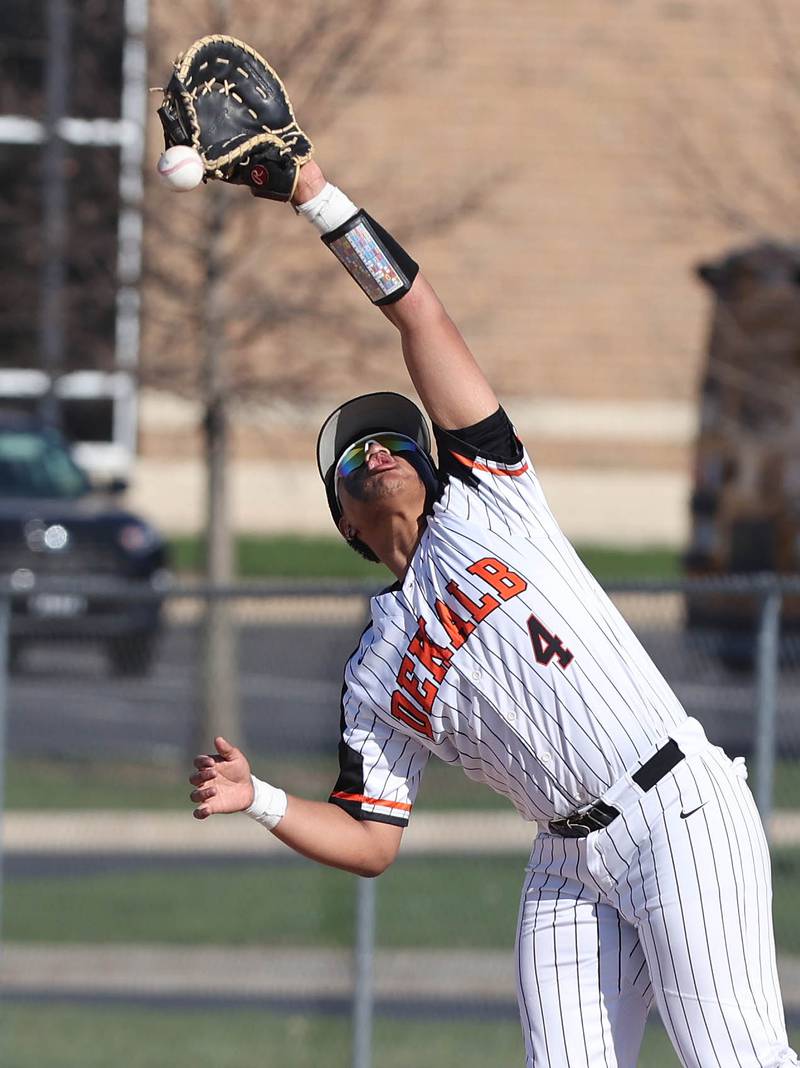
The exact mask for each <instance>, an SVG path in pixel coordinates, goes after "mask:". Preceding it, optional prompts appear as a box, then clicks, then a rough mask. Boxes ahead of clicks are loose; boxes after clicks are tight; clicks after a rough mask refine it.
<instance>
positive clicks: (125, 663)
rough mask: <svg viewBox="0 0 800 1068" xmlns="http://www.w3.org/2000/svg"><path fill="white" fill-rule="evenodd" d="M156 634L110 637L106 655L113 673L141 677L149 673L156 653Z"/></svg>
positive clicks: (120, 675) (119, 675)
mask: <svg viewBox="0 0 800 1068" xmlns="http://www.w3.org/2000/svg"><path fill="white" fill-rule="evenodd" d="M156 647H157V638H156V635H155V634H151V633H149V632H146V633H144V634H130V635H128V636H127V637H125V638H110V639H109V640H108V641H107V642H106V655H107V657H108V663H109V666H110V668H111V672H112V674H113V675H116V676H118V677H131V676H136V677H141V676H142V675H147V674H149V672H150V670H151V668H152V666H153V661H154V659H155V655H156Z"/></svg>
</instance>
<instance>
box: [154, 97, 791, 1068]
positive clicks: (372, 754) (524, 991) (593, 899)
mask: <svg viewBox="0 0 800 1068" xmlns="http://www.w3.org/2000/svg"><path fill="white" fill-rule="evenodd" d="M281 88H282V87H281ZM298 129H299V128H298ZM168 143H169V142H168ZM307 143H308V142H307ZM289 155H291V153H290V152H288V151H287V152H285V153H283V155H282V157H281V163H282V164H285V165H286V168H287V169H290V168H289V166H288V161H287V159H286V157H287V156H289ZM246 165H249V166H250V167H251V168H252V167H253V161H252V159H249V162H248V164H246ZM257 165H258V166H262V164H261V163H258V164H257ZM264 169H265V170H266V171H267V172H268V173H267V176H266V178H265V175H264V173H260V174H259V175H258V176H257V178H256V179H253V180H251V181H249V183H248V184H250V185H251V187H254V188H255V191H256V192H257V193H259V195H264V193H263V189H264V186H265V184H266V185H269V181H270V175H269V170H270V168H269V165H268V164H267V165H265V167H264ZM290 179H291V180H290V181H284V179H283V176H282V174H281V173H278V174H277V175H276V178H275V183H276V188H274V189H273V190H272V191H271V192H270V193H268V194H267V195H270V196H272V198H273V199H277V200H281V199H283V200H288V199H291V203H292V204H293V205H294V208H295V210H296V212H297V213H298V215H299V216H301V217H302V218H303V219H305V220H308V222H309V223H310V224H311V225H312V226H313V227H314V228H316V230H317V231H318V232H319V233H320V234H321V235H322V239H323V241H324V242H325V244H326V245H328V246H329V247H330V248H331V250H332V251H333V252H334V253H335V254H336V256H337V257H338V258H339V260H340V261H341V263H342V264H343V266H344V267H345V269H346V270H347V271H348V272H349V273H350V275H351V276H352V277H353V278H354V279H355V280H356V281H357V282H358V283H359V284H360V285H361V287H362V289H363V290H364V292H365V293H366V294H367V296H368V297H369V298H370V299H371V300H372V301H373V302H374V303H375V304H377V305H379V306H380V308H381V310H382V312H383V314H384V315H385V316H386V318H387V319H388V320H389V321H390V322H391V323H392V324H393V325H394V326H395V327H396V328H397V330H398V331H399V334H400V340H401V343H402V351H403V356H404V359H405V364H406V367H407V369H408V373H409V375H410V378H411V381H412V382H413V385H414V388H415V389H416V391H417V394H418V395H419V397H420V398H421V400H422V403H423V405H424V408H425V410H426V412H427V414H428V416H429V418H430V421H431V423H432V424H433V438H434V440H435V446H436V455H437V457H438V460H437V461H434V458H433V451H432V444H431V439H430V434H429V429H428V426H427V422H426V419H425V417H424V416H423V414H422V413H421V412H420V411H419V409H418V408H417V407H416V406H415V405H414V404H412V403H411V402H410V401H409V400H407V399H405V398H403V397H401V396H399V395H397V394H394V393H374V394H370V395H367V396H362V397H357V398H355V399H354V400H350V401H348V402H347V403H345V404H343V405H341V407H339V408H337V410H336V411H335V412H333V414H332V415H331V416H330V417H329V418H328V419H327V420H326V422H325V424H324V425H323V427H322V430H321V432H320V435H319V441H318V445H317V460H318V464H319V470H320V474H321V476H322V479H323V481H324V485H325V491H326V495H327V501H328V505H329V507H330V511H331V514H332V516H333V519H334V521H335V522H336V524H337V526H338V528H339V530H340V532H341V534H342V536H343V537H344V538H346V539H347V541H348V542H350V544H351V545H353V546H354V547H355V548H356V549H357V550H358V551H360V552H362V553H363V554H364V555H366V556H367V557H369V558H370V559H375V560H380V561H382V562H383V563H384V564H385V565H386V566H387V567H388V568H389V570H390V571H392V572H393V574H394V575H395V577H396V582H395V583H394V584H393V585H392V586H390V587H389V588H388V589H386V590H384V591H383V592H382V593H380V594H379V595H377V596H376V597H374V598H373V599H372V604H371V622H370V624H369V626H368V627H367V629H366V630H365V632H364V634H363V635H362V637H361V640H360V643H359V646H358V648H357V650H356V651H355V652H354V654H353V655H352V656H351V658H350V659H349V661H348V662H347V665H346V667H345V671H344V687H343V693H342V707H341V731H342V733H341V743H340V746H339V759H340V769H341V770H340V775H339V779H338V781H337V782H336V784H335V786H334V789H333V791H332V793H331V795H330V798H329V801H328V802H314V801H309V800H304V799H302V798H299V797H294V796H291V797H290V796H287V794H286V793H285V792H284V791H283V790H281V789H280V788H279V787H277V786H274V785H271V784H269V783H267V782H264V781H261V780H259V779H258V778H255V777H254V776H253V775H252V773H251V769H250V765H249V763H248V760H247V758H246V757H245V755H244V753H243V752H241V751H240V750H239V749H237V748H235V747H234V746H233V745H231V744H230V743H229V742H228V741H227V740H226V739H224V738H217V739H215V746H216V752H214V753H211V754H207V755H203V756H199V757H197V758H196V759H195V762H194V764H195V771H194V773H193V774H192V776H191V779H190V782H191V783H192V785H193V787H194V789H193V791H192V793H191V799H192V801H193V802H194V803H195V805H196V808H195V810H194V815H195V816H196V817H197V818H198V819H206V818H207V817H209V816H211V815H214V814H218V813H230V812H246V813H247V814H248V815H249V816H251V817H252V818H253V819H255V820H257V821H258V822H260V823H261V824H263V825H264V827H266V828H267V829H268V830H269V831H271V833H272V834H273V835H275V836H276V837H277V838H279V839H280V840H281V841H282V842H284V843H285V844H286V845H287V846H289V847H291V848H292V849H294V850H296V851H297V852H299V853H301V854H303V855H304V856H306V857H310V858H312V859H314V860H316V861H319V862H321V863H323V864H328V865H332V866H334V867H337V868H343V869H345V870H346V871H350V872H354V873H357V874H359V875H367V876H375V875H379V874H380V873H381V872H383V871H384V870H385V869H386V868H387V867H388V866H389V865H390V864H391V863H392V861H393V860H394V859H395V857H396V855H397V852H398V849H399V848H400V842H401V839H402V836H403V829H404V828H405V827H406V825H407V824H408V821H409V817H410V814H411V810H412V806H413V804H414V801H415V798H416V795H417V790H418V788H419V785H420V781H421V779H422V775H423V772H424V769H425V765H426V763H427V761H428V759H429V758H430V756H431V755H435V756H437V757H439V758H440V759H442V760H444V761H446V762H447V763H448V764H460V765H461V767H462V768H463V769H464V772H465V773H466V774H467V775H468V776H469V777H470V778H472V779H476V780H478V781H480V782H483V783H485V784H486V785H487V786H488V787H489V788H490V789H492V790H495V791H496V792H498V793H500V794H503V795H504V796H506V797H507V798H508V799H509V800H510V801H511V803H512V804H513V805H514V807H515V808H516V810H517V811H518V812H519V815H520V817H521V818H522V819H524V820H529V821H532V822H534V821H535V822H536V823H538V825H539V833H538V835H537V836H536V838H535V841H534V842H533V848H532V851H531V855H530V860H529V863H528V865H527V868H526V875H525V880H524V885H523V888H522V897H521V902H520V909H519V921H518V927H517V942H516V949H517V959H516V973H517V981H518V993H519V1009H520V1015H521V1021H522V1028H523V1032H524V1037H525V1044H526V1051H527V1063H528V1064H529V1065H536V1066H537V1068H547V1066H553V1068H555V1066H558V1068H564V1066H569V1068H580V1066H587V1068H588V1066H591V1068H631V1066H633V1065H635V1064H636V1061H637V1056H638V1051H639V1048H640V1044H641V1040H642V1035H643V1031H644V1026H645V1020H646V1016H647V1013H648V1009H649V1008H650V1005H651V1003H652V1001H653V1000H655V1001H656V1003H657V1005H658V1008H659V1011H660V1014H661V1017H662V1019H663V1021H664V1024H665V1026H666V1028H667V1031H668V1032H669V1035H670V1038H671V1040H672V1043H673V1045H674V1047H675V1050H676V1052H677V1054H678V1056H679V1058H680V1060H681V1062H682V1063H683V1064H684V1065H685V1066H687V1068H689V1066H692V1068H700V1066H702V1068H732V1066H738V1068H751V1066H756V1065H758V1066H768V1065H769V1066H777V1065H796V1064H797V1057H796V1054H795V1053H794V1052H793V1051H792V1050H791V1049H790V1048H789V1045H788V1042H787V1036H786V1029H785V1024H784V1019H783V1010H782V1005H781V997H780V992H779V988H778V978H777V974H776V967H775V947H774V939H773V933H772V921H771V911H770V898H771V887H770V870H769V857H768V851H767V846H766V842H765V839H764V835H763V831H762V828H761V825H760V822H759V817H758V814H757V812H756V809H755V806H754V803H753V800H752V797H751V794H750V792H749V790H748V788H747V785H746V783H745V772H744V767H743V764H742V763H741V761H734V762H731V760H729V759H728V757H727V756H726V755H725V754H724V753H723V752H722V750H720V749H719V748H717V747H715V746H712V745H711V744H709V742H708V741H707V740H706V738H705V736H704V733H703V730H702V727H701V726H700V724H699V723H698V722H697V721H696V720H694V719H691V718H689V717H687V715H686V713H685V712H684V710H683V708H682V707H681V705H680V702H679V701H678V700H677V698H676V697H675V695H674V694H673V693H672V691H671V690H670V688H669V686H668V685H667V683H666V682H665V681H664V679H663V678H662V677H661V675H660V674H659V672H658V671H657V670H656V668H655V666H654V665H653V664H652V662H651V661H650V659H649V658H648V656H647V654H646V653H645V651H644V650H643V648H642V647H641V645H640V644H639V642H638V641H637V639H636V638H635V636H634V635H633V633H632V632H631V630H630V628H629V627H628V626H627V624H626V623H625V621H624V620H623V619H622V617H621V616H620V615H619V613H618V612H617V611H616V609H615V608H614V606H613V605H612V604H611V602H610V601H609V599H608V598H607V597H606V596H605V594H604V593H603V591H602V590H601V589H600V587H599V586H598V584H597V583H596V582H595V581H594V579H593V578H592V576H591V575H590V574H589V573H588V572H587V570H586V568H585V567H584V566H583V564H582V563H581V561H580V560H579V558H578V557H577V555H576V554H575V552H574V550H573V549H572V547H571V545H570V544H569V542H568V541H567V539H566V538H565V536H564V534H563V533H562V532H561V530H560V529H559V526H558V524H557V522H556V520H555V519H554V518H553V515H552V514H551V512H550V510H549V508H548V506H547V502H546V500H545V498H544V495H543V492H542V489H541V486H540V484H539V482H538V480H537V478H536V474H535V472H534V469H533V465H532V463H531V460H530V458H529V456H528V454H527V453H526V451H525V449H524V447H523V445H522V444H521V443H520V441H519V439H518V438H517V436H516V434H515V432H514V429H513V426H512V424H511V422H510V421H509V418H508V416H507V415H506V413H505V411H504V410H503V409H502V407H500V405H499V404H498V401H497V398H496V397H495V394H494V393H493V391H492V388H491V386H490V385H489V383H488V382H487V380H486V378H485V377H484V375H483V374H482V372H481V370H480V368H479V366H478V364H477V363H476V361H475V359H474V358H473V356H472V353H471V352H470V350H469V348H468V347H467V345H466V343H465V341H464V339H463V338H462V336H461V334H460V333H459V331H458V330H457V328H456V327H455V325H454V324H453V322H452V321H451V320H450V318H449V317H448V315H447V313H446V312H445V310H444V308H443V307H442V304H441V303H440V301H439V300H438V298H437V296H436V294H435V293H434V291H433V289H432V288H431V286H430V284H429V282H428V281H427V280H426V279H425V277H424V276H423V275H422V274H421V273H420V271H419V269H418V266H417V264H416V263H415V262H414V261H413V260H412V258H411V257H410V256H409V255H408V253H407V252H406V251H405V250H404V249H403V248H402V247H401V246H400V245H399V243H398V242H397V241H396V240H395V239H394V238H393V237H392V236H391V235H390V234H389V233H388V232H387V231H386V230H385V229H383V228H382V227H381V226H380V225H379V224H378V223H377V222H375V220H374V219H372V218H371V217H370V216H369V215H368V214H367V213H366V212H364V211H363V210H361V209H359V208H358V207H357V206H356V205H355V204H354V203H353V202H352V201H350V200H349V199H348V197H347V196H346V195H345V194H344V193H343V192H342V191H341V190H339V189H337V188H336V187H335V186H333V185H331V184H330V183H328V182H327V180H326V178H325V176H324V174H323V173H322V171H321V170H320V168H319V167H318V166H317V164H316V163H315V162H314V161H313V159H311V158H310V155H309V153H308V152H306V150H305V147H304V151H303V158H301V159H298V161H297V165H296V167H295V168H294V173H292V174H291V175H290ZM278 186H280V188H279V189H278V188H277V187H278ZM256 187H257V188H256Z"/></svg>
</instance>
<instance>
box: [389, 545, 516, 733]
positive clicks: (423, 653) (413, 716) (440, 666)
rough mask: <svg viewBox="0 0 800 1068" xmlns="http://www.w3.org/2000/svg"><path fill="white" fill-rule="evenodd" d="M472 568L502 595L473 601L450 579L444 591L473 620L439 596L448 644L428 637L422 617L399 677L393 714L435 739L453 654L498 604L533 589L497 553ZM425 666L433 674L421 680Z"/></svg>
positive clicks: (438, 612)
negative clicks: (439, 699) (436, 707)
mask: <svg viewBox="0 0 800 1068" xmlns="http://www.w3.org/2000/svg"><path fill="white" fill-rule="evenodd" d="M467 572H468V573H469V574H470V575H475V576H477V577H478V578H481V579H483V581H484V582H486V583H487V585H489V586H491V588H492V589H493V590H494V594H497V596H494V594H492V593H485V594H484V595H483V596H482V597H481V599H480V600H479V601H477V602H476V601H473V600H472V598H471V597H469V596H467V594H466V593H464V591H463V590H462V589H461V588H460V587H459V585H458V583H457V582H455V581H454V580H453V579H451V580H450V581H449V582H448V583H447V586H446V587H445V589H446V590H447V592H448V593H449V594H450V596H451V597H452V598H453V599H454V600H455V601H456V602H457V604H458V606H459V608H463V609H464V611H465V612H466V616H467V617H468V618H467V617H465V616H462V615H460V614H459V613H458V612H457V611H456V610H455V608H454V607H451V606H450V605H448V604H445V602H444V601H442V600H441V599H439V598H437V599H436V603H435V604H434V611H435V612H436V618H437V619H438V620H439V622H440V623H441V625H442V626H443V627H444V630H445V633H446V634H447V637H448V639H449V641H448V644H447V645H437V644H436V642H434V641H432V640H431V638H430V637H429V636H428V632H427V630H426V627H425V620H424V619H423V618H422V616H420V618H419V619H418V620H417V630H416V633H415V634H414V637H413V638H412V639H411V641H410V642H409V644H408V649H407V650H406V654H405V656H404V657H403V659H402V661H401V663H400V670H399V671H398V672H397V679H396V681H397V683H398V685H399V687H400V689H398V690H395V691H394V693H393V694H392V705H391V710H392V715H393V716H394V717H395V719H399V720H401V721H402V722H403V723H405V724H406V725H407V726H409V727H411V728H413V730H415V731H418V732H419V733H420V734H424V735H425V736H426V737H427V738H432V737H433V728H432V727H431V721H430V713H431V709H432V708H433V702H434V701H435V700H436V695H437V694H438V692H439V687H440V686H441V684H442V681H443V680H444V677H445V676H446V675H447V672H448V670H449V668H450V661H451V660H452V659H453V653H454V652H455V651H456V650H457V649H460V648H461V646H462V645H463V644H464V642H465V641H466V640H467V639H468V638H469V636H470V634H472V632H473V631H474V630H475V627H476V626H477V625H478V624H479V623H480V622H482V621H483V620H484V619H486V617H487V616H488V615H491V614H492V612H494V610H495V608H499V607H500V603H501V602H502V601H508V600H510V599H511V598H512V597H516V596H517V595H518V594H520V593H522V592H523V591H524V590H526V589H527V588H528V583H527V582H526V581H525V579H524V578H522V576H521V575H518V574H517V573H516V572H515V571H512V570H511V568H510V567H508V565H507V564H504V563H503V562H502V561H501V560H498V559H497V558H496V557H494V556H485V557H484V558H483V559H482V560H478V561H477V562H476V563H474V564H470V565H469V567H468V568H467ZM498 598H499V600H498ZM420 664H421V665H422V666H423V667H424V668H426V669H427V671H428V674H429V675H431V676H432V678H430V679H420V678H419V676H418V675H417V674H415V672H416V670H417V668H418V667H419V665H420Z"/></svg>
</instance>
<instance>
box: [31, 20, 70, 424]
mask: <svg viewBox="0 0 800 1068" xmlns="http://www.w3.org/2000/svg"><path fill="white" fill-rule="evenodd" d="M70 30H71V26H70V12H69V4H68V0H47V53H46V55H47V58H46V67H45V114H44V144H43V146H42V153H41V157H40V159H41V165H40V175H41V183H42V287H41V304H40V311H39V347H40V358H41V367H42V370H43V371H44V372H45V373H46V374H47V376H48V380H49V384H48V387H47V392H46V393H45V394H44V396H43V397H42V402H41V416H42V418H43V419H44V420H45V421H46V422H48V423H50V424H52V425H54V426H58V424H59V423H60V419H59V412H58V402H57V400H56V396H55V392H54V388H55V383H56V379H57V378H58V377H59V375H61V374H62V373H63V370H64V352H65V321H64V318H65V317H64V283H65V281H66V267H65V262H64V256H65V251H66V240H67V175H66V162H67V154H66V146H65V143H64V138H63V135H62V123H63V119H64V115H65V114H66V111H67V91H68V88H69V54H70V36H71V33H70Z"/></svg>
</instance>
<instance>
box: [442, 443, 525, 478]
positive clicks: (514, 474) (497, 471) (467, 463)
mask: <svg viewBox="0 0 800 1068" xmlns="http://www.w3.org/2000/svg"><path fill="white" fill-rule="evenodd" d="M450 455H451V456H454V457H455V458H456V460H458V461H459V463H462V464H463V465H464V467H472V468H474V470H476V471H488V473H489V474H490V475H508V476H509V477H510V478H519V476H520V475H524V474H525V472H526V471H527V470H528V464H527V462H526V463H525V464H524V465H523V466H522V467H520V468H519V470H517V471H504V470H502V469H501V468H499V467H489V466H488V465H487V464H479V463H478V461H477V460H468V459H467V458H466V456H461V454H460V453H457V452H454V451H453V450H452V449H451V450H450Z"/></svg>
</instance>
